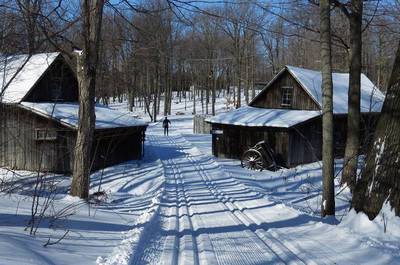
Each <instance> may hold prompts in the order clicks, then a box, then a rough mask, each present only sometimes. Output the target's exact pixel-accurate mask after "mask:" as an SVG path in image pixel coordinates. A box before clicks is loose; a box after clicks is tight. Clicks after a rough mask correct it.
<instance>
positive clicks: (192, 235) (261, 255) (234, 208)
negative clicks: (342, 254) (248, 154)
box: [131, 134, 334, 265]
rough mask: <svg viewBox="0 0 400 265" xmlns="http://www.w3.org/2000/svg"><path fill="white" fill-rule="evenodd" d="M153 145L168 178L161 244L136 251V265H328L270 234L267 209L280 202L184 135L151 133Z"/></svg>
mask: <svg viewBox="0 0 400 265" xmlns="http://www.w3.org/2000/svg"><path fill="white" fill-rule="evenodd" d="M148 141H149V143H150V144H151V145H152V146H157V147H162V148H161V149H164V150H163V151H160V152H159V153H157V148H154V150H155V152H156V155H157V156H159V157H160V159H161V162H162V163H163V166H164V174H165V178H166V180H165V181H166V182H165V183H166V184H165V190H164V195H163V196H162V198H161V202H160V211H159V216H158V218H159V220H160V221H159V225H160V227H159V229H154V231H158V232H154V233H155V234H157V235H153V237H154V238H159V242H161V243H158V244H157V245H156V246H155V244H156V243H155V242H150V240H149V242H147V243H148V245H147V246H145V247H143V249H144V250H146V249H152V251H143V252H142V253H136V254H137V255H136V256H138V257H139V258H137V259H135V260H134V263H131V264H179V265H181V264H194V265H200V264H220V265H225V264H226V265H228V264H238V265H239V264H324V263H323V262H322V261H321V259H320V258H319V259H318V258H317V257H316V256H314V255H312V253H309V252H305V251H304V250H303V249H301V248H300V247H299V246H298V245H297V244H296V243H295V242H294V243H292V242H289V240H283V239H282V238H280V236H279V234H278V233H277V232H275V231H274V232H271V231H268V230H269V227H268V223H267V222H266V221H265V220H264V219H265V216H266V215H265V214H268V213H267V212H265V214H263V210H264V208H268V207H272V206H273V205H276V202H271V201H269V200H268V199H267V198H265V195H264V194H262V193H259V192H257V191H254V190H251V189H250V188H249V187H247V186H245V185H244V184H242V183H240V182H238V181H237V180H235V179H233V178H232V177H231V176H230V175H229V174H227V173H225V172H224V171H223V169H222V168H221V167H220V166H219V165H218V163H217V162H216V161H215V160H214V159H213V158H212V157H210V156H207V155H203V154H201V153H200V152H199V151H198V150H197V149H195V148H193V146H192V145H191V144H190V143H189V142H187V141H186V140H185V139H184V138H183V137H182V136H180V135H174V136H169V137H163V136H160V135H155V134H149V135H148ZM168 150H170V151H168ZM260 205H261V206H260ZM279 209H280V210H281V211H282V215H283V216H285V215H287V216H290V215H293V214H294V213H293V212H294V211H295V210H293V209H291V208H289V207H286V206H284V205H283V204H282V206H281V208H279ZM275 221H276V220H275ZM154 241H157V240H154ZM318 244H319V245H320V248H321V247H322V246H323V245H324V244H320V242H318ZM327 254H328V253H327ZM314 258H315V260H317V259H318V261H314V260H313V259H314ZM324 261H325V262H327V263H326V264H333V263H334V262H333V261H332V260H330V259H329V258H327V259H325V260H324Z"/></svg>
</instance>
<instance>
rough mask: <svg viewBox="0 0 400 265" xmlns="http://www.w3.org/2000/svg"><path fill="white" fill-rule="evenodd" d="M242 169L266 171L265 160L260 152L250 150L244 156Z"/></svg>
mask: <svg viewBox="0 0 400 265" xmlns="http://www.w3.org/2000/svg"><path fill="white" fill-rule="evenodd" d="M242 167H244V168H248V169H251V170H260V171H261V170H263V169H264V158H263V156H262V155H261V153H260V152H259V151H257V150H254V149H250V150H248V151H246V152H245V153H244V154H243V156H242Z"/></svg>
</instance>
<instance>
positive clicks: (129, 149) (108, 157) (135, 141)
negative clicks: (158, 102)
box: [92, 127, 146, 170]
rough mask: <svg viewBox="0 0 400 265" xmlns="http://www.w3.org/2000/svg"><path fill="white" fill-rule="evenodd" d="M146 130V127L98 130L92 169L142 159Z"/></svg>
mask: <svg viewBox="0 0 400 265" xmlns="http://www.w3.org/2000/svg"><path fill="white" fill-rule="evenodd" d="M145 130H146V128H145V127H131V128H115V129H108V130H96V131H95V141H94V145H93V150H92V152H93V154H92V156H93V159H94V161H93V168H92V170H96V169H100V168H104V167H108V166H111V165H115V164H118V163H121V162H124V161H128V160H136V159H141V158H142V156H143V142H144V138H145Z"/></svg>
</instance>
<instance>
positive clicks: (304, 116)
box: [206, 106, 321, 128]
mask: <svg viewBox="0 0 400 265" xmlns="http://www.w3.org/2000/svg"><path fill="white" fill-rule="evenodd" d="M319 115H321V112H320V111H315V110H289V109H264V108H256V107H250V106H245V107H241V108H239V109H235V110H233V111H229V112H225V113H221V114H219V115H217V116H213V117H210V118H207V119H206V121H207V122H210V123H219V124H230V125H240V126H248V127H264V126H265V127H278V128H289V127H292V126H294V125H296V124H299V123H301V122H304V121H306V120H309V119H312V118H314V117H317V116H319Z"/></svg>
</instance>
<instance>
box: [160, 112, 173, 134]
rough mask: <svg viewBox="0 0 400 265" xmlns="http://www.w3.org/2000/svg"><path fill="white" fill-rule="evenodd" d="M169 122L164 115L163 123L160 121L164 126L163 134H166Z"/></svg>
mask: <svg viewBox="0 0 400 265" xmlns="http://www.w3.org/2000/svg"><path fill="white" fill-rule="evenodd" d="M170 124H171V121H170V120H168V118H167V116H165V118H164V120H163V123H162V125H163V127H164V135H168V128H169V125H170Z"/></svg>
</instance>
